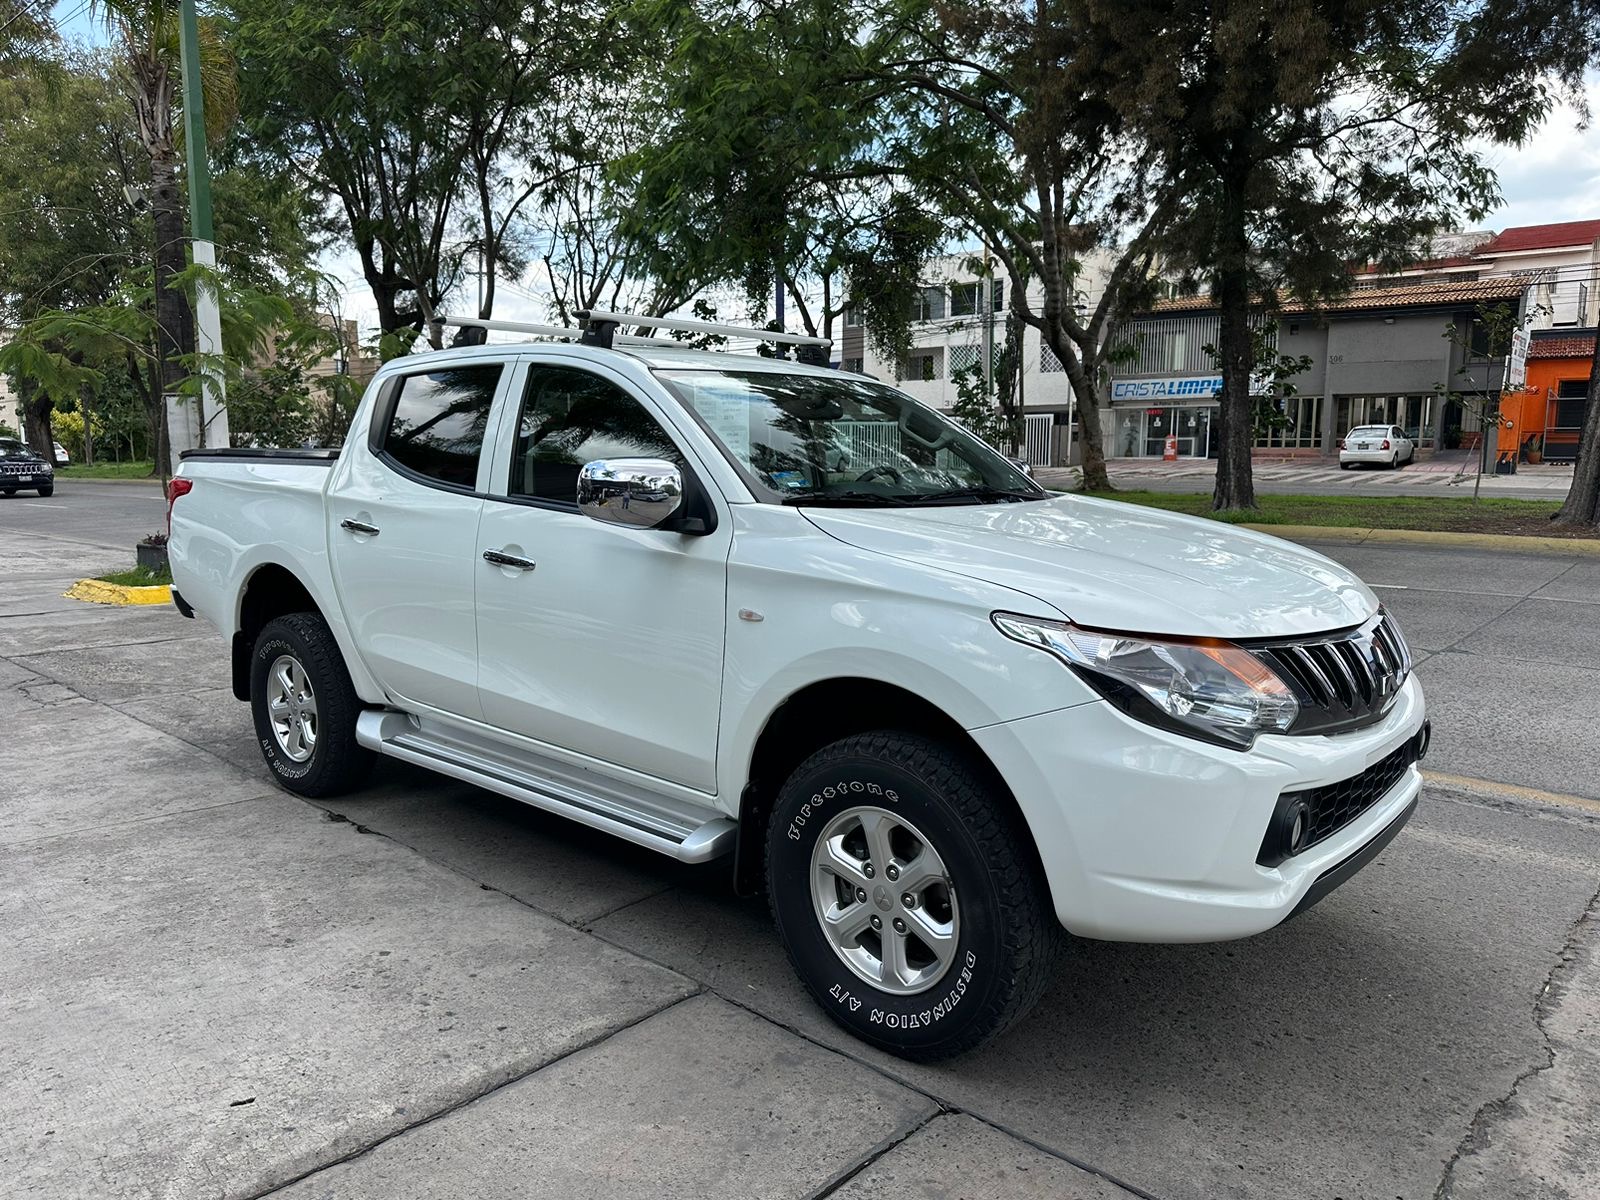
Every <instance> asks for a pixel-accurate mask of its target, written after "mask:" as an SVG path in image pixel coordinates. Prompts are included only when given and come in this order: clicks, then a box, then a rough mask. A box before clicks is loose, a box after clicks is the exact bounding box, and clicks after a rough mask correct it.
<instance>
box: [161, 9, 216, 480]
mask: <svg viewBox="0 0 1600 1200" xmlns="http://www.w3.org/2000/svg"><path fill="white" fill-rule="evenodd" d="M178 51H179V55H180V57H181V59H182V63H183V133H184V138H183V140H184V155H185V160H186V165H187V167H188V176H189V180H188V182H189V235H190V238H191V239H192V243H193V247H194V261H195V262H196V263H197V264H198V265H200V266H203V267H206V268H208V269H210V270H213V271H214V270H216V266H217V245H216V242H215V241H214V240H213V239H214V238H215V236H216V235H215V232H214V231H213V229H212V225H211V169H210V167H209V166H208V165H207V162H206V117H205V109H204V108H203V107H202V104H201V99H200V30H199V22H198V19H197V18H196V16H195V0H179V6H178ZM195 333H196V337H195V348H196V349H197V350H198V351H199V352H200V354H201V361H202V363H204V366H203V368H202V371H203V376H204V377H203V380H202V385H201V389H200V399H199V400H198V401H197V407H196V412H195V414H194V419H193V423H192V430H188V431H187V432H190V436H189V437H186V438H183V439H182V440H184V441H193V443H194V445H195V446H226V445H227V444H228V409H227V406H226V399H227V398H226V395H225V389H224V383H223V375H222V364H221V362H220V361H219V360H220V359H221V357H222V316H221V314H220V313H219V311H218V309H217V291H216V288H214V287H212V286H211V283H210V282H209V281H208V280H201V281H200V284H199V286H198V287H197V288H196V289H195ZM172 432H173V438H172V457H173V466H174V467H176V466H177V458H178V451H179V449H180V447H179V446H178V442H179V440H180V439H179V437H178V436H177V435H178V430H177V429H176V428H174V429H173V431H172ZM185 448H187V447H185Z"/></svg>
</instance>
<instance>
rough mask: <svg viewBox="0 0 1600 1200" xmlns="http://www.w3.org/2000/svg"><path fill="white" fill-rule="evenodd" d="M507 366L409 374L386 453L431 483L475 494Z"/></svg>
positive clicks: (401, 385) (392, 416)
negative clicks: (491, 416) (492, 411)
mask: <svg viewBox="0 0 1600 1200" xmlns="http://www.w3.org/2000/svg"><path fill="white" fill-rule="evenodd" d="M503 369H504V366H503V364H501V363H482V364H479V363H474V364H472V365H469V366H461V367H443V368H440V369H439V370H436V371H427V372H422V373H419V374H416V375H404V376H402V377H401V378H400V380H399V381H398V390H397V392H396V394H395V395H394V398H393V399H392V400H391V402H390V405H389V419H388V423H387V426H386V428H385V429H384V433H383V443H382V450H381V453H382V454H383V455H384V456H385V457H386V458H388V459H390V460H391V461H392V462H393V463H394V464H396V465H397V466H400V467H402V468H404V469H405V470H406V471H408V472H410V473H412V474H414V475H420V476H423V477H424V479H425V480H427V481H431V482H435V483H442V484H444V485H446V486H448V487H454V488H463V489H466V490H467V491H471V490H473V489H474V487H475V486H476V485H477V481H478V456H479V455H480V454H481V453H482V451H483V438H484V432H485V430H487V429H488V426H489V412H490V409H491V408H492V407H493V404H494V393H495V389H496V388H497V387H499V385H500V373H501V371H502V370H503Z"/></svg>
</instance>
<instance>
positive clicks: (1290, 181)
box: [1072, 0, 1538, 509]
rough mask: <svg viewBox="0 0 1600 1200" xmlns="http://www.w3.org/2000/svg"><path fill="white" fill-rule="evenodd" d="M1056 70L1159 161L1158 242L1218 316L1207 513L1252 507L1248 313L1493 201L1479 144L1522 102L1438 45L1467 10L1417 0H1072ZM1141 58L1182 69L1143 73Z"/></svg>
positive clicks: (1312, 290)
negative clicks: (1069, 50)
mask: <svg viewBox="0 0 1600 1200" xmlns="http://www.w3.org/2000/svg"><path fill="white" fill-rule="evenodd" d="M1074 2H1075V7H1076V8H1077V9H1078V10H1079V11H1080V12H1081V14H1082V20H1081V31H1082V39H1081V41H1080V42H1079V43H1078V45H1077V47H1076V49H1077V53H1076V54H1075V56H1074V60H1073V62H1074V70H1073V72H1072V74H1073V77H1074V78H1075V79H1076V80H1077V81H1078V82H1079V86H1080V87H1081V89H1082V90H1083V92H1084V93H1085V94H1088V95H1093V96H1096V97H1100V98H1101V99H1102V100H1103V101H1104V102H1105V103H1106V104H1107V105H1109V106H1110V107H1111V108H1112V109H1113V110H1114V111H1115V113H1116V114H1117V116H1118V119H1119V120H1120V121H1121V122H1122V125H1123V128H1124V129H1125V130H1126V131H1127V132H1128V133H1129V134H1130V135H1131V136H1133V137H1135V138H1136V139H1137V140H1138V142H1139V143H1140V144H1141V145H1142V146H1144V147H1145V148H1146V149H1147V150H1148V152H1149V153H1151V154H1153V155H1154V156H1156V158H1157V159H1158V160H1159V163H1160V170H1161V173H1162V175H1163V177H1164V179H1165V180H1166V181H1167V182H1168V184H1169V185H1173V186H1175V189H1176V194H1177V195H1179V196H1180V197H1181V198H1182V202H1181V204H1180V205H1179V207H1178V208H1177V209H1176V211H1175V212H1174V213H1173V214H1172V215H1173V219H1172V220H1171V222H1170V223H1169V224H1168V226H1167V229H1166V230H1165V232H1164V236H1163V237H1162V238H1161V239H1160V243H1159V248H1160V250H1161V253H1162V261H1163V263H1164V265H1166V266H1167V267H1168V268H1169V269H1175V270H1178V271H1180V272H1182V273H1183V274H1184V275H1186V276H1187V277H1188V279H1189V280H1190V281H1192V282H1194V283H1196V284H1203V285H1204V286H1207V287H1209V288H1210V290H1211V292H1212V293H1213V295H1214V296H1215V297H1216V299H1217V302H1218V305H1219V308H1220V312H1221V332H1220V337H1219V345H1218V349H1219V359H1220V366H1221V372H1222V377H1223V388H1222V395H1221V403H1220V407H1221V411H1220V419H1221V431H1220V437H1219V458H1218V467H1217V482H1216V490H1215V493H1214V496H1213V503H1214V505H1215V506H1216V507H1217V508H1219V509H1234V508H1249V507H1253V506H1254V503H1255V495H1254V488H1253V484H1252V480H1251V472H1250V451H1251V429H1252V424H1253V416H1252V413H1253V405H1252V401H1251V397H1250V367H1251V362H1252V358H1253V350H1252V339H1251V332H1250V329H1251V321H1252V319H1253V314H1255V313H1260V312H1264V313H1265V314H1266V315H1268V316H1270V315H1271V313H1272V312H1273V311H1274V310H1275V308H1276V306H1277V299H1278V296H1279V294H1280V293H1281V292H1282V291H1284V290H1289V291H1292V292H1293V293H1294V294H1295V295H1296V297H1297V298H1299V299H1300V300H1301V301H1305V302H1314V301H1316V300H1317V299H1319V298H1322V297H1326V296H1330V295H1333V294H1337V293H1338V292H1339V291H1341V290H1342V289H1344V288H1346V287H1348V286H1349V272H1350V267H1351V266H1352V264H1357V263H1362V262H1381V263H1395V262H1398V261H1401V260H1403V259H1405V258H1407V257H1411V256H1413V255H1414V254H1415V252H1416V251H1417V249H1418V248H1419V247H1420V246H1421V244H1422V243H1423V242H1424V240H1425V239H1426V237H1427V236H1428V235H1429V234H1431V233H1432V232H1434V231H1436V230H1438V229H1440V228H1443V227H1446V226H1448V225H1450V224H1451V223H1452V222H1453V221H1454V220H1456V219H1457V218H1458V217H1460V216H1461V215H1465V216H1467V217H1468V218H1470V219H1478V218H1480V217H1481V216H1482V215H1484V213H1485V212H1486V211H1487V209H1488V208H1489V207H1491V206H1492V204H1493V202H1494V201H1495V200H1496V199H1497V190H1496V186H1495V181H1494V176H1493V173H1492V171H1491V170H1490V169H1489V167H1488V166H1487V164H1486V162H1485V160H1484V158H1483V155H1482V151H1481V150H1480V149H1478V147H1479V146H1481V145H1482V139H1485V138H1487V139H1489V140H1495V141H1504V140H1515V139H1516V138H1518V137H1520V136H1522V134H1523V133H1525V132H1526V130H1527V129H1528V127H1529V122H1530V120H1531V119H1532V116H1533V114H1534V112H1535V111H1536V108H1537V102H1536V101H1535V100H1534V99H1532V98H1531V97H1532V96H1536V95H1537V92H1538V89H1537V88H1536V87H1529V88H1527V89H1526V90H1525V92H1526V94H1519V92H1518V91H1517V90H1516V89H1515V88H1511V89H1508V88H1506V87H1505V86H1504V81H1505V79H1506V76H1507V71H1506V70H1504V69H1502V70H1497V71H1495V72H1491V73H1486V74H1482V73H1480V74H1478V75H1475V74H1473V73H1471V72H1468V71H1465V70H1463V69H1461V66H1460V64H1459V62H1458V61H1457V60H1455V59H1453V58H1452V57H1451V54H1450V49H1451V47H1452V45H1453V40H1454V38H1455V37H1456V35H1457V27H1458V22H1459V21H1460V19H1461V18H1462V17H1463V15H1467V12H1468V10H1479V11H1481V10H1483V9H1486V8H1489V7H1492V5H1491V4H1489V3H1488V0H1482V3H1474V4H1468V5H1466V6H1465V9H1464V8H1463V6H1460V5H1449V4H1440V3H1436V2H1434V0H1399V2H1395V0H1276V2H1274V3H1266V2H1264V0H1231V2H1229V3H1223V4H1217V3H1213V2H1211V0H1181V2H1179V3H1176V4H1174V3H1171V2H1168V0H1163V2H1161V3H1154V2H1148V3H1118V4H1115V5H1112V4H1105V3H1100V2H1098V0H1074ZM1151 62H1171V63H1182V64H1183V70H1181V71H1171V72H1153V71H1150V70H1148V69H1147V65H1148V64H1149V63H1151Z"/></svg>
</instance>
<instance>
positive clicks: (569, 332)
mask: <svg viewBox="0 0 1600 1200" xmlns="http://www.w3.org/2000/svg"><path fill="white" fill-rule="evenodd" d="M434 324H436V325H456V326H459V327H460V328H462V329H483V330H489V329H493V330H495V331H497V332H499V333H531V334H534V335H535V336H537V337H564V338H575V337H577V336H578V335H579V334H580V333H582V332H583V330H581V329H579V328H577V327H576V326H573V325H533V324H529V323H528V322H527V321H500V320H486V319H484V318H482V317H436V318H434Z"/></svg>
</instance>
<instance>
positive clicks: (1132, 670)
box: [994, 613, 1300, 748]
mask: <svg viewBox="0 0 1600 1200" xmlns="http://www.w3.org/2000/svg"><path fill="white" fill-rule="evenodd" d="M994 623H995V626H996V628H998V629H999V630H1000V632H1001V633H1003V634H1005V635H1006V636H1007V637H1008V638H1011V639H1013V640H1015V641H1018V642H1021V643H1023V644H1024V645H1027V646H1034V647H1037V648H1038V649H1040V650H1044V651H1047V652H1048V653H1050V654H1053V655H1055V656H1056V657H1057V658H1059V659H1060V660H1061V661H1062V662H1064V663H1066V664H1067V665H1068V666H1069V667H1071V668H1072V669H1073V670H1074V671H1076V672H1077V673H1078V675H1079V676H1080V677H1082V679H1083V680H1084V681H1085V682H1086V683H1088V684H1089V685H1090V686H1091V687H1093V688H1094V689H1095V690H1096V691H1098V692H1099V693H1100V694H1101V695H1102V696H1104V697H1105V698H1106V699H1108V700H1110V701H1111V702H1112V703H1114V704H1116V705H1117V706H1118V707H1119V708H1121V709H1122V710H1123V711H1124V712H1126V713H1128V714H1129V715H1130V716H1133V717H1137V718H1138V719H1140V720H1142V721H1148V722H1150V723H1151V724H1154V725H1160V726H1162V727H1164V728H1167V729H1172V730H1175V731H1176V732H1179V733H1185V734H1188V735H1189V736H1191V737H1198V738H1202V739H1204V740H1205V741H1208V742H1217V743H1220V744H1222V745H1224V746H1233V747H1236V748H1245V747H1248V746H1249V745H1251V743H1253V742H1254V741H1255V738H1256V735H1257V734H1258V733H1282V732H1284V731H1285V730H1287V729H1288V728H1289V727H1290V726H1291V725H1293V724H1294V720H1295V718H1296V717H1297V716H1299V715H1300V702H1299V701H1298V700H1296V699H1295V695H1294V692H1292V691H1291V690H1290V689H1289V686H1288V685H1287V684H1286V683H1284V681H1283V680H1281V679H1279V678H1278V676H1277V675H1275V674H1274V673H1273V672H1272V671H1271V670H1270V669H1269V668H1268V667H1267V666H1266V664H1264V663H1263V662H1262V661H1261V660H1260V659H1258V658H1257V657H1256V656H1255V655H1253V654H1251V653H1250V652H1249V651H1248V650H1245V649H1244V648H1242V647H1240V646H1235V645H1233V644H1232V643H1231V642H1224V641H1220V640H1217V639H1212V638H1149V637H1140V636H1138V635H1136V634H1128V633H1104V632H1100V631H1098V630H1093V629H1079V628H1078V627H1077V626H1076V625H1072V624H1069V623H1068V622H1066V621H1047V620H1042V619H1040V618H1037V617H1019V616H1015V615H1013V614H1011V613H995V614H994Z"/></svg>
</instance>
